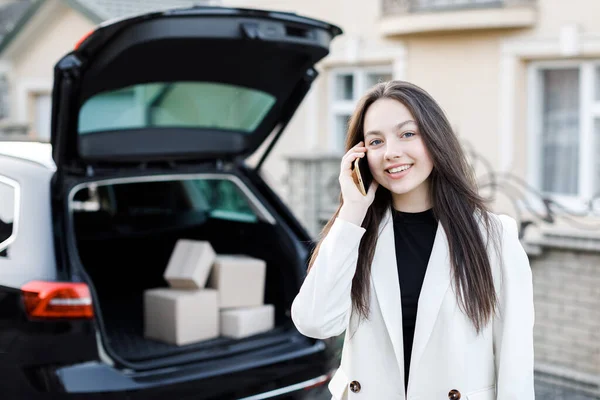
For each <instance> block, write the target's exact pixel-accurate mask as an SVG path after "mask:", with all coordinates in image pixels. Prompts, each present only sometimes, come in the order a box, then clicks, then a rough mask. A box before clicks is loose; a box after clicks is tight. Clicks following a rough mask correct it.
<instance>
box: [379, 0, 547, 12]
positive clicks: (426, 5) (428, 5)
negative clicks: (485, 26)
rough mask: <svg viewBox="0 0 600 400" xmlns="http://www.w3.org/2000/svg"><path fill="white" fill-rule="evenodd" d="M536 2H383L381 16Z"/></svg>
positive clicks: (458, 0) (408, 0)
mask: <svg viewBox="0 0 600 400" xmlns="http://www.w3.org/2000/svg"><path fill="white" fill-rule="evenodd" d="M536 1H537V0H383V2H382V7H383V10H382V11H383V15H390V14H407V13H419V12H430V11H456V10H470V9H480V8H503V7H510V6H519V5H532V4H534V3H535V2H536Z"/></svg>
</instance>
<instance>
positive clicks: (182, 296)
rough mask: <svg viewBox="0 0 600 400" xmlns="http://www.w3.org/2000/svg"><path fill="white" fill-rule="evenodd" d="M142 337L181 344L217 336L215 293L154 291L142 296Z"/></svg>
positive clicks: (163, 289)
mask: <svg viewBox="0 0 600 400" xmlns="http://www.w3.org/2000/svg"><path fill="white" fill-rule="evenodd" d="M144 335H145V336H146V337H147V338H149V339H155V340H160V341H162V342H166V343H171V344H176V345H184V344H189V343H194V342H199V341H201V340H207V339H213V338H216V337H218V336H219V304H218V294H217V291H216V290H211V289H198V290H182V289H171V288H156V289H149V290H146V292H145V293H144Z"/></svg>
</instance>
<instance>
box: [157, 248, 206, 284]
mask: <svg viewBox="0 0 600 400" xmlns="http://www.w3.org/2000/svg"><path fill="white" fill-rule="evenodd" d="M215 257H216V254H215V251H214V250H213V248H212V246H211V245H210V243H209V242H206V241H197V240H189V239H180V240H178V241H177V244H175V248H174V249H173V253H171V258H170V259H169V263H168V264H167V268H166V269H165V272H164V275H163V276H164V278H165V280H166V281H167V282H169V286H170V287H172V288H176V289H202V288H204V287H205V285H206V280H207V279H208V275H209V274H210V269H211V267H212V265H213V262H214V261H215Z"/></svg>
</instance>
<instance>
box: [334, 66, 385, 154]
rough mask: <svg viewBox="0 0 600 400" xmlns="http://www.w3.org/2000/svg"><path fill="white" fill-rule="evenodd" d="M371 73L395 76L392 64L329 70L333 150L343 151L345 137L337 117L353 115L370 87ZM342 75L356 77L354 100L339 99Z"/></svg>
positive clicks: (353, 92)
mask: <svg viewBox="0 0 600 400" xmlns="http://www.w3.org/2000/svg"><path fill="white" fill-rule="evenodd" d="M370 74H389V75H391V76H392V77H393V74H394V69H393V65H392V64H389V65H388V64H383V65H368V66H347V67H336V68H332V69H331V70H330V71H329V74H328V77H329V85H328V86H329V94H328V96H329V101H328V103H329V112H328V127H329V129H328V131H329V135H328V137H329V140H328V146H327V147H328V148H329V150H331V151H333V152H338V153H343V151H344V140H343V139H344V138H339V137H337V136H338V132H337V129H336V119H337V117H338V116H340V115H352V113H353V112H354V109H355V107H356V103H357V101H358V99H359V98H360V96H362V94H363V93H364V92H365V91H366V90H367V89H368V87H367V77H368V76H369V75H370ZM341 75H352V76H353V77H354V84H353V91H352V100H337V99H336V97H335V95H336V89H337V78H338V77H339V76H341Z"/></svg>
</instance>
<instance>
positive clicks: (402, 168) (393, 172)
mask: <svg viewBox="0 0 600 400" xmlns="http://www.w3.org/2000/svg"><path fill="white" fill-rule="evenodd" d="M412 166H413V165H412V164H401V165H395V166H393V167H390V168H388V169H386V170H385V172H386V174H387V175H388V177H389V178H391V179H402V178H404V177H405V176H406V175H408V173H409V172H410V170H411V167H412Z"/></svg>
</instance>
